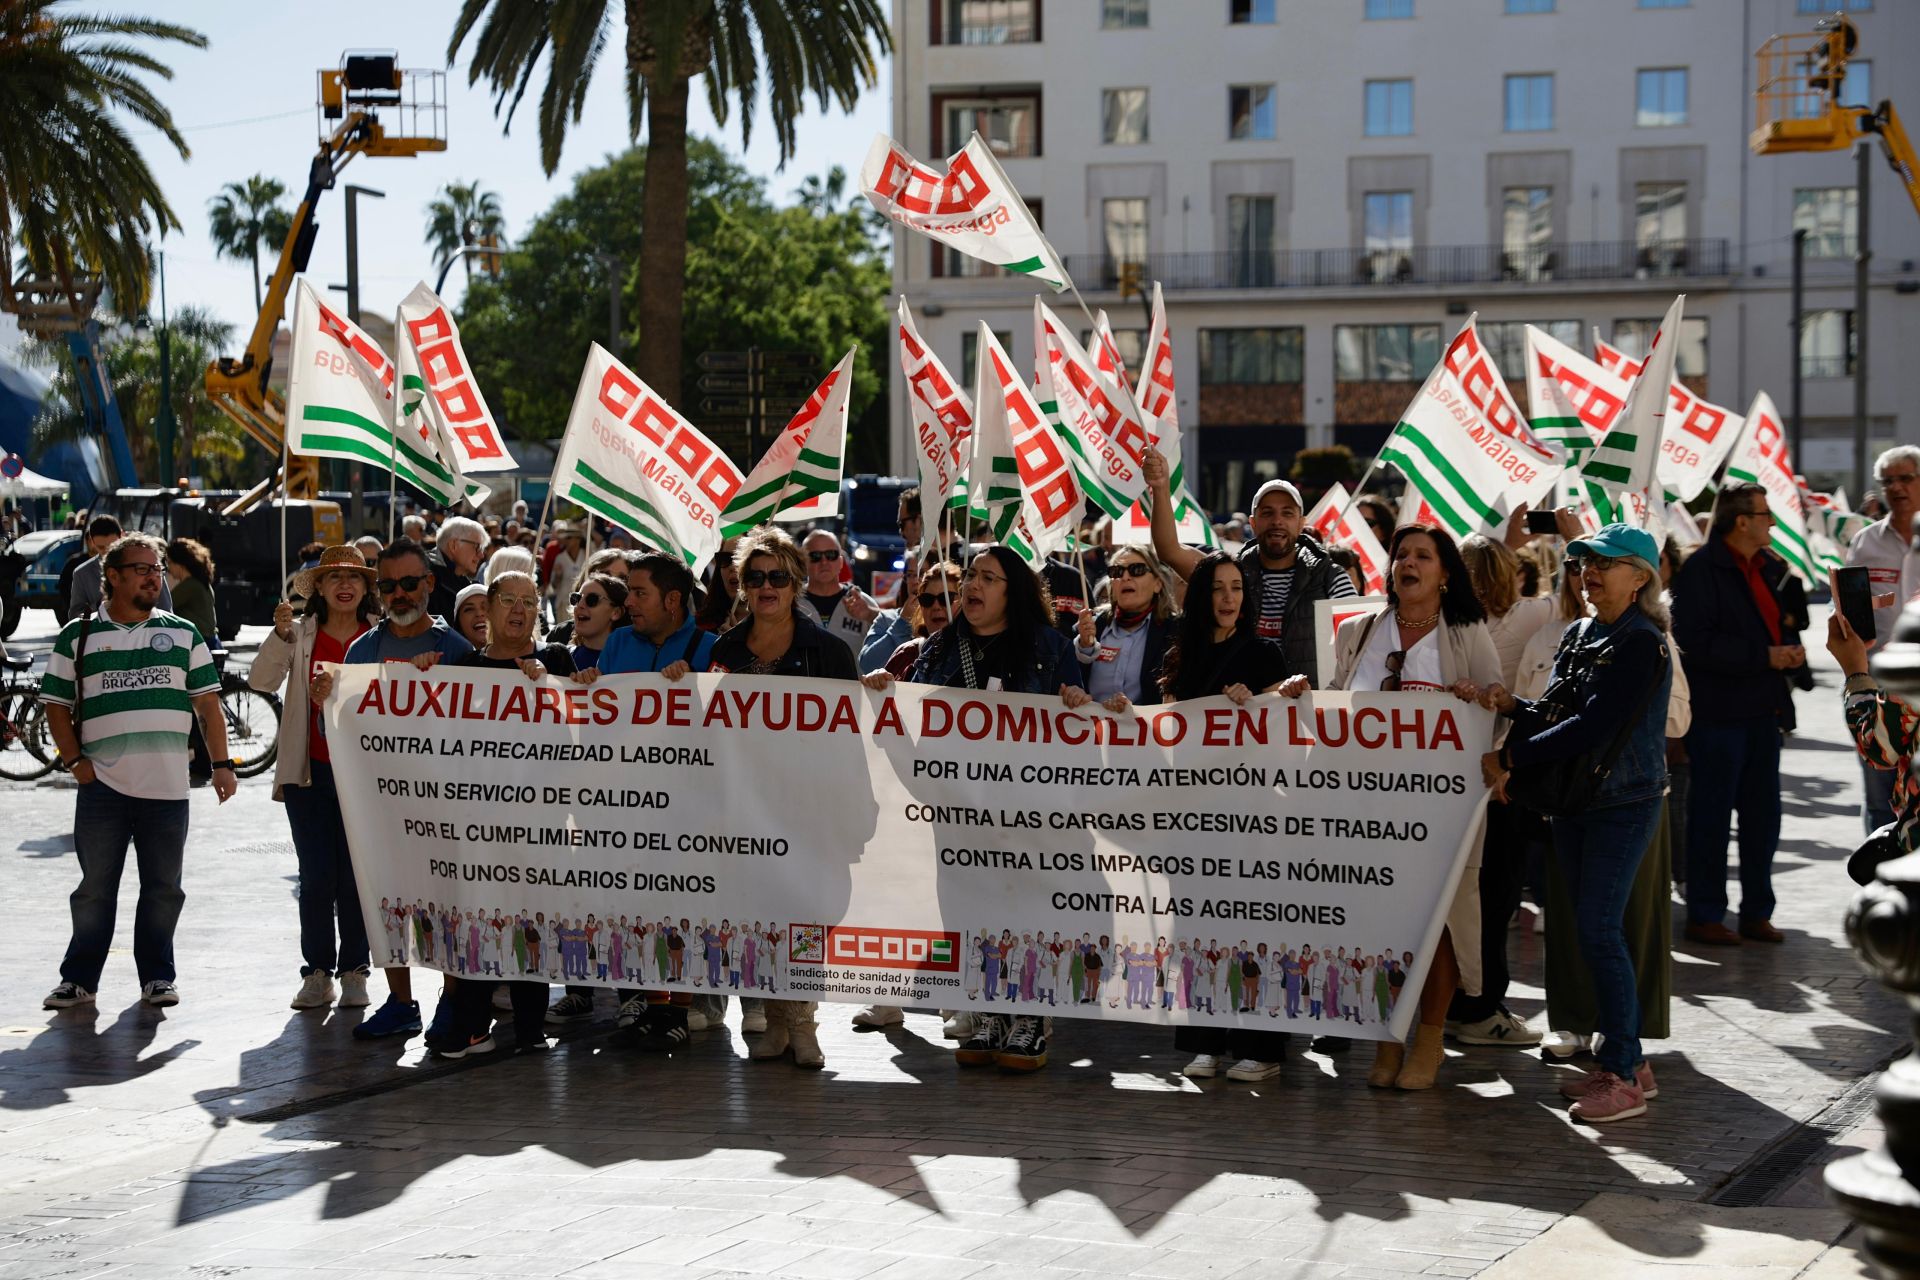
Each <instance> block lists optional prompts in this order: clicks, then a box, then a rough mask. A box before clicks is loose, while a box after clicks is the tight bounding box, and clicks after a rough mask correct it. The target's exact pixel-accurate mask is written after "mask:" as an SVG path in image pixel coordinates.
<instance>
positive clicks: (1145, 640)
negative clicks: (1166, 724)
mask: <svg viewBox="0 0 1920 1280" xmlns="http://www.w3.org/2000/svg"><path fill="white" fill-rule="evenodd" d="M1171 576H1172V575H1170V574H1169V573H1168V572H1167V568H1166V566H1165V565H1163V564H1161V563H1160V560H1159V557H1157V556H1155V555H1154V554H1153V552H1152V550H1151V549H1149V548H1147V547H1141V546H1133V545H1123V546H1120V547H1116V548H1114V550H1113V552H1112V554H1111V555H1110V556H1109V557H1108V559H1107V592H1108V603H1107V604H1104V605H1101V606H1100V608H1098V609H1095V610H1083V611H1082V612H1081V614H1080V617H1079V620H1078V623H1077V626H1076V631H1077V633H1078V634H1077V639H1078V643H1077V644H1076V645H1075V646H1074V657H1076V658H1078V659H1079V661H1080V672H1081V675H1082V676H1083V677H1084V678H1085V679H1086V682H1087V692H1088V693H1091V694H1092V695H1093V696H1094V698H1095V699H1096V700H1098V701H1099V702H1101V703H1102V704H1103V705H1105V706H1106V707H1107V709H1108V710H1109V711H1114V712H1120V711H1124V710H1125V709H1126V706H1127V704H1128V703H1130V702H1138V703H1143V704H1149V705H1150V704H1154V703H1158V702H1159V701H1160V675H1161V668H1162V667H1163V665H1164V664H1165V662H1166V657H1167V646H1168V644H1170V643H1171V642H1172V641H1173V638H1174V634H1175V631H1176V625H1175V620H1176V619H1177V618H1178V616H1179V611H1178V610H1176V609H1175V608H1174V605H1173V589H1172V586H1171V583H1170V579H1171Z"/></svg>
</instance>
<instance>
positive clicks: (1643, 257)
mask: <svg viewBox="0 0 1920 1280" xmlns="http://www.w3.org/2000/svg"><path fill="white" fill-rule="evenodd" d="M1686 240H1687V184H1686V183H1684V182H1642V183H1640V184H1638V185H1637V186H1635V187H1634V189H1633V244H1634V249H1635V252H1636V253H1637V255H1638V257H1637V259H1636V262H1635V266H1636V269H1637V270H1638V271H1639V272H1640V273H1641V274H1642V275H1656V276H1669V275H1679V274H1681V273H1682V272H1684V271H1685V270H1686V268H1687V244H1686Z"/></svg>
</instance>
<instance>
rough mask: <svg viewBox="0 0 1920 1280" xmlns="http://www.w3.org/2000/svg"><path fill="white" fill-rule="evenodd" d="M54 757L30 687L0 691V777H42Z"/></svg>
mask: <svg viewBox="0 0 1920 1280" xmlns="http://www.w3.org/2000/svg"><path fill="white" fill-rule="evenodd" d="M56 758H57V756H56V753H55V751H54V748H53V735H52V733H51V732H50V731H49V730H48V728H47V713H46V709H45V708H43V707H42V706H41V705H40V699H39V698H38V697H37V696H36V695H35V694H34V693H33V692H31V691H30V690H20V689H6V690H0V778H12V779H13V780H14V781H16V782H32V781H33V780H34V779H35V778H44V777H46V776H47V775H48V774H49V773H52V772H53V765H54V761H55V759H56Z"/></svg>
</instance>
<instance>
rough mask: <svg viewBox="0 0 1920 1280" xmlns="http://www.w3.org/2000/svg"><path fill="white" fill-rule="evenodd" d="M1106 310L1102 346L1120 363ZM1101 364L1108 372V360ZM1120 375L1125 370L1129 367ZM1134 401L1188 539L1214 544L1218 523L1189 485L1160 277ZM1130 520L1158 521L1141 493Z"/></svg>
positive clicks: (1132, 523) (1136, 523)
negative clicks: (1164, 465)
mask: <svg viewBox="0 0 1920 1280" xmlns="http://www.w3.org/2000/svg"><path fill="white" fill-rule="evenodd" d="M1106 316H1107V313H1106V312H1104V311H1102V312H1101V313H1100V322H1101V323H1100V332H1101V337H1102V351H1103V352H1105V351H1108V350H1109V349H1110V350H1111V358H1112V360H1113V364H1114V367H1115V368H1116V369H1120V358H1119V356H1120V351H1119V348H1118V347H1117V346H1114V344H1113V340H1112V334H1111V332H1110V331H1108V330H1107V328H1106V325H1105V321H1106ZM1102 358H1103V360H1104V358H1105V357H1104V356H1103V357H1102ZM1101 367H1102V371H1103V372H1104V371H1105V365H1104V363H1103V364H1102V366H1101ZM1119 376H1122V377H1124V376H1125V372H1124V370H1122V371H1121V372H1120V374H1119ZM1134 403H1135V404H1137V405H1139V406H1140V412H1141V413H1143V414H1145V415H1146V423H1147V434H1148V435H1149V436H1151V437H1152V438H1153V444H1154V447H1155V448H1156V449H1158V450H1160V456H1161V457H1163V458H1165V459H1166V460H1167V488H1168V489H1169V490H1170V491H1171V492H1172V493H1173V498H1174V518H1175V519H1176V520H1177V521H1178V522H1179V524H1180V536H1181V538H1182V540H1185V539H1186V538H1188V537H1192V538H1193V539H1194V540H1195V541H1197V542H1199V543H1201V544H1202V545H1204V546H1209V547H1211V546H1213V545H1214V541H1215V539H1214V536H1213V525H1212V524H1211V523H1210V522H1209V521H1208V520H1207V518H1206V512H1205V511H1204V510H1203V509H1202V508H1201V506H1200V504H1199V503H1198V502H1196V501H1194V498H1193V492H1192V490H1190V489H1189V488H1188V487H1187V464H1186V460H1185V458H1184V457H1183V456H1182V455H1181V448H1180V444H1181V442H1180V409H1179V405H1178V403H1177V402H1176V401H1175V400H1174V396H1173V334H1172V332H1171V331H1170V330H1169V329H1168V328H1167V304H1166V303H1165V302H1164V301H1163V300H1162V299H1161V297H1160V282H1159V281H1158V280H1156V281H1154V283H1153V320H1152V323H1151V324H1150V325H1149V327H1148V329H1147V349H1146V352H1145V354H1144V355H1143V356H1142V357H1141V363H1140V378H1139V381H1138V383H1137V384H1136V385H1135V389H1134ZM1126 524H1127V527H1129V528H1133V529H1143V528H1151V527H1152V525H1151V522H1150V521H1149V519H1148V516H1147V511H1146V508H1145V507H1144V506H1143V505H1142V502H1141V500H1140V499H1135V500H1134V504H1133V506H1132V507H1130V508H1128V510H1127V520H1126Z"/></svg>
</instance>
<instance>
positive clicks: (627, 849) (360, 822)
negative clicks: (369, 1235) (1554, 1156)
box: [325, 663, 1492, 1039]
mask: <svg viewBox="0 0 1920 1280" xmlns="http://www.w3.org/2000/svg"><path fill="white" fill-rule="evenodd" d="M332 670H333V671H334V673H335V676H336V680H335V689H334V693H333V695H332V697H330V698H329V699H328V701H327V703H326V706H325V713H326V717H327V737H328V741H329V742H330V743H331V744H332V752H333V768H334V775H335V778H336V780H337V782H338V784H339V788H340V794H341V797H342V801H343V803H342V805H341V811H342V813H343V815H344V816H345V819H346V824H347V837H348V842H349V844H350V846H351V848H352V851H353V859H354V868H355V874H356V877H357V878H358V880H359V884H360V893H361V900H362V903H363V904H364V908H365V911H366V919H367V923H368V932H369V933H370V935H371V936H372V940H373V943H374V954H375V963H377V964H382V965H387V964H399V963H418V964H424V965H427V966H429V967H432V968H436V969H441V970H444V971H447V972H452V973H460V974H470V975H474V976H487V977H493V976H497V977H501V978H507V979H517V978H526V979H535V978H540V979H547V980H555V981H558V980H567V981H573V982H582V983H588V984H597V985H606V986H630V987H643V988H651V989H657V988H670V989H674V990H683V991H695V992H699V991H717V992H719V993H720V994H727V993H736V994H742V995H746V994H757V995H762V996H768V997H777V998H787V999H801V1000H833V1001H847V1002H852V1003H857V1004H866V1003H881V1004H932V1005H936V1006H938V1007H941V1008H947V1009H976V1010H983V1011H1000V1012H1028V1013H1045V1012H1051V1013H1056V1014H1062V1015H1068V1016H1077V1017H1089V1018H1115V1019H1126V1020H1132V1021H1139V1022H1155V1023H1161V1024H1170V1025H1178V1024H1183V1023H1202V1024H1211V1025H1227V1026H1244V1027H1249V1028H1251V1027H1259V1028H1261V1029H1263V1030H1299V1031H1312V1032H1316V1033H1324V1034H1333V1035H1343V1036H1351V1037H1355V1038H1360V1039H1380V1038H1386V1037H1393V1038H1396V1039H1397V1038H1399V1037H1401V1036H1403V1035H1404V1034H1405V1032H1406V1031H1407V1029H1408V1027H1409V1026H1410V1024H1411V1023H1412V1021H1413V1019H1414V1015H1415V1009H1416V1007H1417V1004H1418V1000H1417V996H1418V993H1419V991H1420V988H1421V984H1422V982H1423V981H1424V978H1425V974H1426V965H1427V962H1428V960H1429V959H1430V958H1431V956H1432V953H1433V949H1434V946H1435V945H1436V943H1437V942H1438V940H1439V937H1440V933H1441V929H1442V927H1443V925H1444V922H1445V915H1446V907H1447V906H1448V905H1449V904H1450V903H1451V901H1452V897H1453V893H1454V889H1455V887H1456V885H1457V883H1458V880H1459V876H1460V874H1461V871H1462V867H1463V865H1464V861H1465V856H1466V853H1467V850H1468V843H1469V841H1470V840H1471V839H1473V838H1477V825H1478V819H1479V815H1480V810H1481V806H1482V804H1483V803H1484V797H1485V788H1484V787H1483V786H1482V784H1481V781H1480V769H1479V757H1480V754H1481V752H1482V751H1484V750H1485V749H1486V747H1487V744H1488V743H1489V741H1490V740H1491V732H1492V720H1491V716H1490V715H1489V714H1488V713H1487V712H1485V711H1482V710H1480V709H1479V708H1477V707H1472V706H1469V705H1467V704H1463V703H1461V702H1459V701H1458V700H1456V699H1454V698H1452V697H1451V696H1448V695H1442V694H1388V695H1380V694H1344V693H1318V694H1314V695H1311V696H1310V697H1309V698H1306V699H1302V700H1300V701H1297V702H1295V701H1290V700H1287V699H1283V698H1279V697H1274V696H1268V697H1263V698H1259V699H1256V700H1255V701H1254V702H1253V703H1251V704H1249V705H1248V706H1247V707H1245V708H1244V709H1242V708H1236V707H1235V706H1233V704H1232V703H1230V702H1228V701H1227V700H1226V699H1224V698H1209V699H1204V700H1200V701H1194V702H1186V703H1179V704H1176V705H1173V706H1161V707H1142V708H1138V709H1136V710H1134V711H1130V712H1129V713H1127V714H1125V715H1121V716H1114V715H1111V714H1109V713H1107V712H1104V711H1101V710H1098V709H1095V708H1082V709H1081V710H1078V711H1068V710H1066V709H1065V707H1064V706H1063V705H1062V704H1061V703H1060V701H1059V700H1058V699H1057V698H1041V697H1029V696H1025V695H1013V694H1001V693H973V692H969V691H965V690H957V689H944V688H933V687H926V686H919V685H896V686H894V687H893V688H892V690H891V691H890V692H889V693H887V694H878V693H873V692H871V691H869V690H866V689H864V688H861V687H860V686H858V685H854V684H850V683H842V682H834V681H824V680H783V679H774V678H763V677H749V676H711V675H708V676H697V677H690V678H688V679H687V680H684V681H682V682H680V683H678V684H668V683H667V682H666V681H665V680H663V679H661V678H660V677H658V676H652V675H635V676H610V677H607V678H604V679H602V680H600V681H599V682H598V683H597V684H595V685H592V686H590V687H589V686H580V685H573V684H566V683H561V682H558V681H554V680H544V681H539V682H534V681H529V680H527V679H526V678H525V677H523V676H521V675H520V674H519V673H517V672H494V671H478V670H451V669H448V668H446V667H440V668H436V669H434V670H432V671H429V672H420V671H417V670H415V669H414V668H413V667H412V666H410V665H408V664H402V663H387V664H361V665H354V666H345V667H335V668H332ZM529 925H531V928H532V930H533V934H532V935H530V934H529V932H528V928H529ZM556 944H557V945H556ZM1096 957H1097V958H1096ZM1356 958H1358V961H1359V967H1358V968H1355V967H1354V965H1355V961H1356ZM1303 959H1305V960H1307V961H1308V963H1306V964H1305V965H1303V964H1302V961H1303ZM1089 973H1092V974H1093V975H1094V977H1093V979H1091V980H1090V979H1089V977H1088V975H1089ZM1327 992H1332V993H1333V994H1332V995H1331V996H1330V997H1329V996H1328V995H1327V994H1326V993H1327ZM1316 1011H1317V1016H1316Z"/></svg>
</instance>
